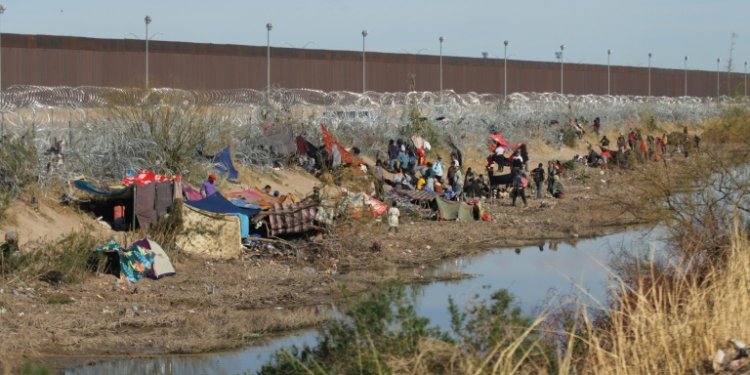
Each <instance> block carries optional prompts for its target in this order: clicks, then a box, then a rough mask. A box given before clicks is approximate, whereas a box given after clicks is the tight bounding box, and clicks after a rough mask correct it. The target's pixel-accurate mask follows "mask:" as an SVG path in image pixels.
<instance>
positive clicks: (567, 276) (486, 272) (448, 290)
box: [65, 229, 664, 375]
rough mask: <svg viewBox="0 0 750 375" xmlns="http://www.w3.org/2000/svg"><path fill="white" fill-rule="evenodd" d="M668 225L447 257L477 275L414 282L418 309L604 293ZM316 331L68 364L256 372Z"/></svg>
mask: <svg viewBox="0 0 750 375" xmlns="http://www.w3.org/2000/svg"><path fill="white" fill-rule="evenodd" d="M663 233H664V232H663V230H658V229H657V230H643V231H630V232H624V233H618V234H612V235H607V236H603V237H599V238H595V239H588V240H581V241H577V242H570V241H568V242H560V241H552V242H540V243H539V244H536V245H534V246H528V247H522V248H515V249H497V250H492V251H489V252H484V253H480V254H478V255H476V256H467V257H463V258H457V259H455V260H451V261H448V262H446V263H444V264H442V265H441V266H439V267H437V268H436V269H435V270H433V271H432V272H464V273H472V274H474V275H476V277H475V278H472V279H468V280H460V281H453V282H436V283H432V284H429V285H426V286H413V287H411V293H412V296H414V300H415V303H416V307H417V312H418V313H419V314H420V315H421V316H424V317H427V318H429V319H430V321H431V323H432V324H433V325H437V326H439V327H442V328H443V329H446V330H448V329H449V327H450V314H449V313H448V297H449V296H450V297H451V298H453V300H454V301H455V302H456V303H457V304H458V305H459V306H465V305H466V304H468V303H471V302H472V301H476V300H478V299H483V298H486V297H488V296H489V295H491V294H492V293H493V292H495V291H497V290H498V289H501V288H505V289H508V290H509V291H510V292H511V293H513V294H514V295H515V296H517V297H518V300H519V302H520V305H521V308H522V310H523V311H524V312H526V313H533V312H534V311H533V310H534V307H536V306H538V305H539V304H541V303H543V302H544V301H546V300H548V298H547V297H548V296H549V295H550V294H551V293H552V294H554V293H558V292H560V293H573V294H580V292H581V290H585V291H586V293H585V295H583V296H582V298H584V299H586V298H588V299H589V301H588V302H589V303H595V301H596V300H599V301H601V302H604V301H605V297H606V289H607V280H608V278H609V273H608V271H607V269H606V266H605V265H606V264H607V262H608V259H609V257H610V255H611V254H612V253H613V251H616V250H619V249H628V251H631V249H645V250H652V251H653V250H654V249H659V248H661V247H662V246H661V241H660V240H661V237H662V236H663ZM316 336H317V334H316V332H315V331H308V332H304V333H301V334H297V335H293V336H289V337H285V338H280V339H278V340H275V341H273V342H271V343H269V344H266V345H258V346H253V347H248V348H246V349H244V350H242V351H238V352H233V353H221V354H211V355H206V356H163V357H157V358H149V359H130V360H116V361H107V362H101V363H97V364H93V365H88V366H85V367H80V368H76V369H72V370H67V371H65V374H70V375H88V374H187V375H191V374H196V375H197V374H217V375H218V374H240V373H245V372H247V373H255V372H257V371H258V370H259V369H260V368H261V367H262V366H263V365H264V364H266V363H268V361H269V360H270V358H271V355H272V354H273V353H274V352H275V351H276V350H278V349H280V348H283V347H290V346H292V345H297V346H303V345H305V344H307V345H312V344H314V343H315V338H316Z"/></svg>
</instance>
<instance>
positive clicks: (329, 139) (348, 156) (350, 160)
mask: <svg viewBox="0 0 750 375" xmlns="http://www.w3.org/2000/svg"><path fill="white" fill-rule="evenodd" d="M320 131H321V132H323V140H324V141H325V143H326V151H327V152H328V155H333V151H332V149H333V145H336V147H337V148H338V149H339V153H340V154H341V162H342V163H344V164H350V165H360V164H365V162H364V161H362V159H360V158H358V157H356V156H354V154H352V153H351V152H349V151H347V150H346V148H344V147H343V146H341V143H339V141H338V140H336V138H334V137H333V135H332V134H331V133H329V132H328V129H326V126H325V125H323V124H320Z"/></svg>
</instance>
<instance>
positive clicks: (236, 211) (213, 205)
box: [185, 192, 260, 238]
mask: <svg viewBox="0 0 750 375" xmlns="http://www.w3.org/2000/svg"><path fill="white" fill-rule="evenodd" d="M185 205H188V206H190V207H193V208H196V209H199V210H201V211H205V212H210V213H214V214H231V215H235V216H237V217H238V218H239V219H240V223H241V226H240V237H241V238H245V237H248V236H249V235H250V218H252V217H253V216H255V215H257V214H258V212H260V210H259V209H250V208H242V207H237V206H235V205H234V204H232V202H230V201H228V200H227V199H226V198H224V196H223V195H221V193H218V192H217V193H216V194H212V195H209V196H207V197H205V198H203V199H201V200H199V201H185Z"/></svg>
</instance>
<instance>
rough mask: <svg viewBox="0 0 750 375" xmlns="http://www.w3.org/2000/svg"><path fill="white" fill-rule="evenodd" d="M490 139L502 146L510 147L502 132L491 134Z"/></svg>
mask: <svg viewBox="0 0 750 375" xmlns="http://www.w3.org/2000/svg"><path fill="white" fill-rule="evenodd" d="M490 139H492V140H493V141H495V142H497V143H499V144H500V146H503V147H508V142H506V141H505V138H503V136H502V135H500V134H490Z"/></svg>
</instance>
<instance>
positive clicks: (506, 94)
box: [503, 40, 509, 98]
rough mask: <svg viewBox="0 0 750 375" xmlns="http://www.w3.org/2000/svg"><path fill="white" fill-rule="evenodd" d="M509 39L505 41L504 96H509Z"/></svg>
mask: <svg viewBox="0 0 750 375" xmlns="http://www.w3.org/2000/svg"><path fill="white" fill-rule="evenodd" d="M508 43H509V42H508V41H507V40H506V41H504V42H503V46H504V47H503V60H504V61H505V63H504V65H503V98H507V97H508Z"/></svg>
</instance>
